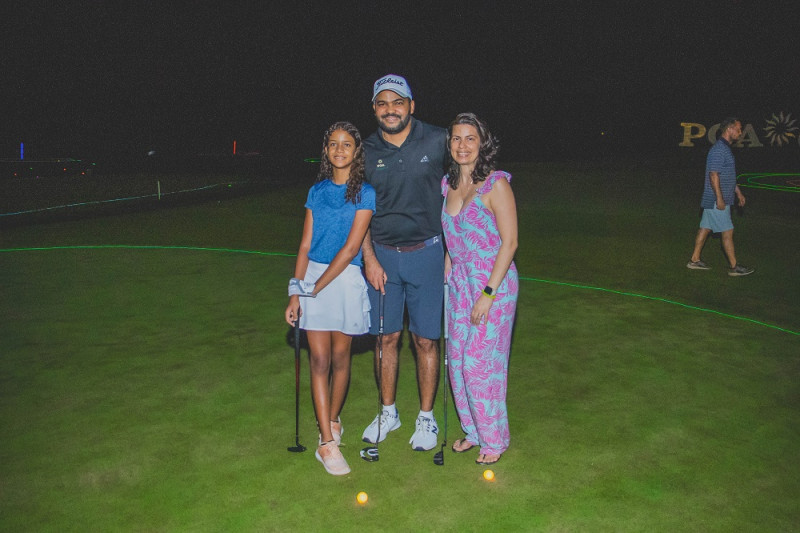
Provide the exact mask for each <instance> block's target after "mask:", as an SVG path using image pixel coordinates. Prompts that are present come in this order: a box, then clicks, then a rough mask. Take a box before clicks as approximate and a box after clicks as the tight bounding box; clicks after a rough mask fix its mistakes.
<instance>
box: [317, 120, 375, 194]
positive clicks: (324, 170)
mask: <svg viewBox="0 0 800 533" xmlns="http://www.w3.org/2000/svg"><path fill="white" fill-rule="evenodd" d="M336 130H343V131H346V132H347V133H349V134H350V135H351V136H352V137H353V139H355V142H356V151H355V154H353V164H352V166H351V167H350V176H349V177H348V178H347V190H346V191H345V194H344V198H345V200H346V201H349V202H353V203H354V204H355V203H358V202H360V201H361V184H362V183H364V146H363V145H362V144H361V134H360V133H359V132H358V128H356V127H355V126H353V125H352V124H350V123H349V122H336V123H335V124H333V125H331V127H330V128H328V129H327V130H326V131H325V136H324V138H323V140H322V160H321V161H320V164H319V173H318V174H317V181H322V180H326V179H333V165H331V162H330V160H329V159H328V154H327V148H328V141H330V139H331V135H333V132H334V131H336Z"/></svg>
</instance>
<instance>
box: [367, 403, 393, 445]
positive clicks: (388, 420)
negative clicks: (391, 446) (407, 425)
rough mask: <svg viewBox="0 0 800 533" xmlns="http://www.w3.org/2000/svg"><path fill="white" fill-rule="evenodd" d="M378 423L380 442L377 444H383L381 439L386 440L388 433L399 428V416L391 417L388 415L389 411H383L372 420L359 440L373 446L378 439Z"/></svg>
mask: <svg viewBox="0 0 800 533" xmlns="http://www.w3.org/2000/svg"><path fill="white" fill-rule="evenodd" d="M379 423H380V425H381V440H379V441H378V442H383V439H385V438H386V435H387V434H388V433H389V432H390V431H394V430H395V429H397V428H399V427H400V415H399V414H398V413H395V415H394V416H392V415H390V414H389V411H387V410H385V409H384V410H383V413H382V414H379V415H378V416H376V417H375V420H373V421H372V423H371V424H370V425H368V426H367V429H365V430H364V434H363V435H361V440H363V441H364V442H369V443H371V444H375V441H376V440H377V439H378V424H379Z"/></svg>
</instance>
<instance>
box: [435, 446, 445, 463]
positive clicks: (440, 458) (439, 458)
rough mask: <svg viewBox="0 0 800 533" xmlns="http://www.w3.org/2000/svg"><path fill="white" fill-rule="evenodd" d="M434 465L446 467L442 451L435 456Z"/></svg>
mask: <svg viewBox="0 0 800 533" xmlns="http://www.w3.org/2000/svg"><path fill="white" fill-rule="evenodd" d="M433 464H435V465H437V466H444V452H443V451H442V450H439V451H438V452H436V453H435V454H434V455H433Z"/></svg>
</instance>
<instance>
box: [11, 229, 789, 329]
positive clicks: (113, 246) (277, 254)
mask: <svg viewBox="0 0 800 533" xmlns="http://www.w3.org/2000/svg"><path fill="white" fill-rule="evenodd" d="M120 248H122V249H125V248H127V249H133V250H194V251H203V252H227V253H237V254H254V255H266V256H274V257H297V254H286V253H281V252H262V251H258V250H237V249H234V248H206V247H202V246H152V245H130V244H103V245H79V246H42V247H28V248H5V249H3V248H0V252H29V251H42V250H92V249H120ZM519 279H520V280H523V281H533V282H535V283H547V284H550V285H560V286H562V287H571V288H574V289H586V290H593V291H601V292H608V293H611V294H618V295H620V296H631V297H634V298H641V299H643V300H653V301H657V302H663V303H667V304H672V305H677V306H679V307H683V308H685V309H692V310H694V311H702V312H705V313H712V314H715V315H719V316H723V317H726V318H733V319H736V320H743V321H745V322H750V323H751V324H756V325H758V326H764V327H766V328H771V329H776V330H778V331H782V332H784V333H789V334H791V335H798V336H800V332H799V331H792V330H790V329H785V328H782V327H780V326H775V325H773V324H767V323H766V322H761V321H759V320H754V319H752V318H747V317H742V316H737V315H731V314H728V313H723V312H722V311H715V310H714V309H708V308H705V307H697V306H695V305H689V304H684V303H681V302H676V301H674V300H667V299H666V298H659V297H657V296H647V295H644V294H637V293H634V292H625V291H617V290H614V289H606V288H603V287H593V286H591V285H580V284H577V283H567V282H564V281H553V280H548V279H539V278H526V277H522V276H520V278H519Z"/></svg>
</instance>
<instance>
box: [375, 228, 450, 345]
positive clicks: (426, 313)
mask: <svg viewBox="0 0 800 533" xmlns="http://www.w3.org/2000/svg"><path fill="white" fill-rule="evenodd" d="M373 246H374V248H375V256H376V257H377V258H378V261H380V263H381V266H382V267H383V270H384V271H385V272H386V277H387V281H386V296H385V300H384V311H383V332H384V333H394V332H397V331H402V330H403V311H404V309H405V307H406V306H407V307H408V330H409V331H410V332H412V333H414V334H415V335H417V336H419V337H424V338H426V339H438V338H439V337H440V335H441V331H442V299H443V298H444V247H443V246H442V238H441V237H439V238H438V239H436V242H433V243H432V244H429V245H427V246H424V247H422V248H420V249H418V250H413V251H408V252H399V251H397V250H395V249H389V248H386V247H384V246H383V245H380V244H373ZM367 288H368V293H369V301H370V305H371V306H372V310H371V311H370V328H369V332H370V333H371V334H373V335H377V334H378V328H379V325H380V312H379V302H378V297H379V295H380V292H379V291H377V290H375V289H374V288H373V287H372V285H371V284H369V283H367Z"/></svg>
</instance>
